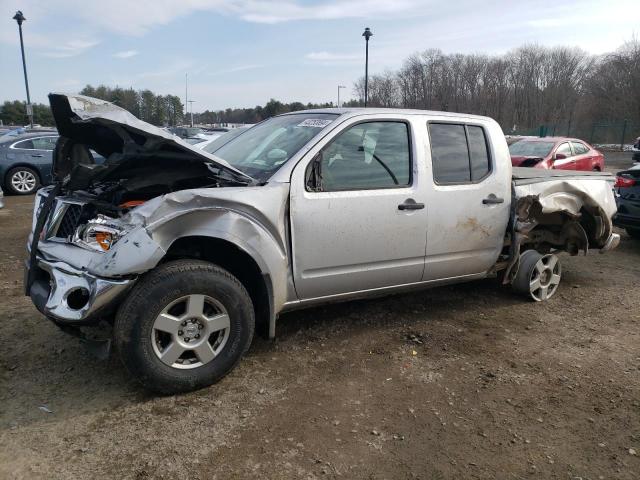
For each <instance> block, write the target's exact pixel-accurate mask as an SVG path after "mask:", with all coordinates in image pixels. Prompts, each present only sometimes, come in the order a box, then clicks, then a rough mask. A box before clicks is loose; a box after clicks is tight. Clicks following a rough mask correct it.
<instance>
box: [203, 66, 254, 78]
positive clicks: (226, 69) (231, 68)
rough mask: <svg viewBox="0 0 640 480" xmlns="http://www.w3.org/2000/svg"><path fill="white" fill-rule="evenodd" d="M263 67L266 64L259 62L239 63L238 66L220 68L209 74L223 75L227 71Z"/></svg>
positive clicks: (242, 70)
mask: <svg viewBox="0 0 640 480" xmlns="http://www.w3.org/2000/svg"><path fill="white" fill-rule="evenodd" d="M262 67H264V65H259V64H249V65H238V66H236V67H230V68H223V69H219V70H216V71H214V72H211V73H209V74H208V75H210V76H216V75H223V74H225V73H236V72H244V71H245V70H255V69H256V68H262Z"/></svg>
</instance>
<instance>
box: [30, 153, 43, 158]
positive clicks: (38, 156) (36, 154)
mask: <svg viewBox="0 0 640 480" xmlns="http://www.w3.org/2000/svg"><path fill="white" fill-rule="evenodd" d="M31 156H32V157H37V158H40V157H44V155H42V154H41V153H34V154H32V155H31Z"/></svg>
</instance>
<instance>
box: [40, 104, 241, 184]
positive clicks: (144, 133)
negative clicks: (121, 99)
mask: <svg viewBox="0 0 640 480" xmlns="http://www.w3.org/2000/svg"><path fill="white" fill-rule="evenodd" d="M49 103H50V105H51V111H52V113H53V117H54V119H55V122H56V126H57V128H58V132H60V136H61V137H65V138H68V139H70V140H71V141H73V142H75V143H79V144H83V145H86V146H87V147H88V148H90V149H91V150H94V151H95V152H97V153H99V154H100V155H102V156H103V157H105V158H108V157H109V156H110V155H112V154H114V153H124V152H125V151H126V150H130V147H131V146H133V147H135V148H137V149H139V150H140V151H146V152H152V151H156V150H160V149H164V150H167V149H169V150H174V151H176V152H177V153H181V154H188V155H190V156H192V157H193V158H194V159H202V161H203V162H206V163H209V164H212V165H214V166H216V167H219V168H222V169H223V170H227V171H228V172H231V173H233V174H234V176H241V177H244V178H246V179H247V180H249V181H250V180H252V179H251V177H249V176H248V175H247V174H245V173H243V172H241V171H240V170H238V169H236V168H234V167H232V166H231V165H229V164H228V163H227V162H226V161H224V160H223V159H221V158H218V157H216V156H215V155H212V154H210V153H207V152H205V151H204V150H200V149H197V148H195V147H193V146H192V145H190V144H188V143H187V142H184V141H183V140H181V139H180V138H178V137H177V136H175V135H173V134H171V133H170V132H167V131H165V130H163V129H161V128H158V127H155V126H153V125H150V124H149V123H147V122H143V121H142V120H139V119H138V118H136V117H135V116H134V115H132V114H131V113H129V112H128V111H127V110H125V109H123V108H120V107H118V106H117V105H114V104H113V103H110V102H106V101H104V100H100V99H97V98H92V97H85V96H83V95H70V94H64V93H50V94H49ZM56 161H58V162H59V161H60V160H58V159H56V155H54V159H53V172H58V170H57V169H56ZM150 161H152V160H150ZM177 161H180V160H177ZM109 163H111V162H109V161H107V164H109ZM66 170H67V171H70V170H71V169H70V168H67V169H66ZM58 180H62V179H61V178H58Z"/></svg>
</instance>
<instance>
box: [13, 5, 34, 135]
mask: <svg viewBox="0 0 640 480" xmlns="http://www.w3.org/2000/svg"><path fill="white" fill-rule="evenodd" d="M13 19H14V20H15V21H16V22H18V31H19V32H20V50H21V51H22V69H23V70H24V86H25V88H26V89H27V115H28V116H29V125H31V128H33V106H32V105H31V95H29V79H28V78H27V61H26V60H25V58H24V42H23V41H22V22H24V21H25V20H26V18H25V16H24V15H23V14H22V12H21V11H20V10H18V11H17V12H16V14H15V15H14V16H13Z"/></svg>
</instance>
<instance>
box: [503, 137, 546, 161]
mask: <svg viewBox="0 0 640 480" xmlns="http://www.w3.org/2000/svg"><path fill="white" fill-rule="evenodd" d="M554 145H555V142H528V141H526V140H520V141H519V142H516V143H513V144H511V145H510V146H509V152H510V153H511V155H512V156H514V157H546V156H547V155H549V153H550V152H551V149H552V148H553V146H554Z"/></svg>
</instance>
